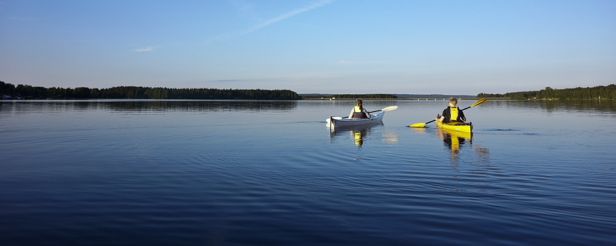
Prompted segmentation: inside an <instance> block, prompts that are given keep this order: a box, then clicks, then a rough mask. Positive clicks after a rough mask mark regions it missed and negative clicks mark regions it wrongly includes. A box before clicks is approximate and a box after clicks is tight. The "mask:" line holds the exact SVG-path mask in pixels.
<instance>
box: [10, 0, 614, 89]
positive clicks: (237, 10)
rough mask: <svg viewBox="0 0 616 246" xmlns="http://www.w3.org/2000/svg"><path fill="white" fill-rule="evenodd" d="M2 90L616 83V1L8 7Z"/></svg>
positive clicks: (232, 0)
mask: <svg viewBox="0 0 616 246" xmlns="http://www.w3.org/2000/svg"><path fill="white" fill-rule="evenodd" d="M0 33H1V34H2V35H1V36H2V37H1V38H0V81H4V82H7V83H12V84H28V85H34V86H45V87H52V86H56V87H71V88H73V87H79V86H85V87H90V88H108V87H112V86H125V85H134V86H148V87H173V88H204V87H205V88H227V89H228V88H233V89H256V88H260V89H290V90H293V91H296V92H298V93H409V94H411V93H413V94H416V93H422V94H468V95H474V94H477V93H480V92H486V93H505V92H513V91H524V90H538V89H542V88H544V87H546V86H550V87H552V88H571V87H578V86H581V87H589V86H597V85H608V84H613V83H616V1H613V0H608V1H567V0H558V1H545V0H533V1H523V0H511V1H507V0H503V1H492V0H491V1H361V0H331V1H330V0H323V1H319V0H316V1H303V0H297V1H246V0H229V1H225V0H218V1H137V0H131V1H113V0H109V1H81V0H79V1H62V0H54V1H48V0H43V1H29V0H19V1H7V0H0Z"/></svg>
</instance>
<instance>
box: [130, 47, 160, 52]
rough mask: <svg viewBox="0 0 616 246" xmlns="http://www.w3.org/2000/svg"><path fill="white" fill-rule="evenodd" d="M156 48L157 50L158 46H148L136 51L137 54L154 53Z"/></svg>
mask: <svg viewBox="0 0 616 246" xmlns="http://www.w3.org/2000/svg"><path fill="white" fill-rule="evenodd" d="M154 48H156V46H148V47H143V48H140V49H135V50H134V51H136V52H147V51H153V50H154Z"/></svg>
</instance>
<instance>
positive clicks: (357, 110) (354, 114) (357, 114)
mask: <svg viewBox="0 0 616 246" xmlns="http://www.w3.org/2000/svg"><path fill="white" fill-rule="evenodd" d="M349 118H368V119H369V118H370V113H368V111H366V109H365V108H364V107H363V106H362V102H361V99H357V105H355V107H353V110H351V114H349Z"/></svg>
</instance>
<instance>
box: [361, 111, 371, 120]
mask: <svg viewBox="0 0 616 246" xmlns="http://www.w3.org/2000/svg"><path fill="white" fill-rule="evenodd" d="M362 110H363V111H364V113H366V117H368V119H370V117H371V115H370V113H368V110H366V109H365V108H362Z"/></svg>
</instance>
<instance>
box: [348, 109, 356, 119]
mask: <svg viewBox="0 0 616 246" xmlns="http://www.w3.org/2000/svg"><path fill="white" fill-rule="evenodd" d="M353 112H355V108H352V109H351V113H350V114H349V119H350V118H353Z"/></svg>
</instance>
